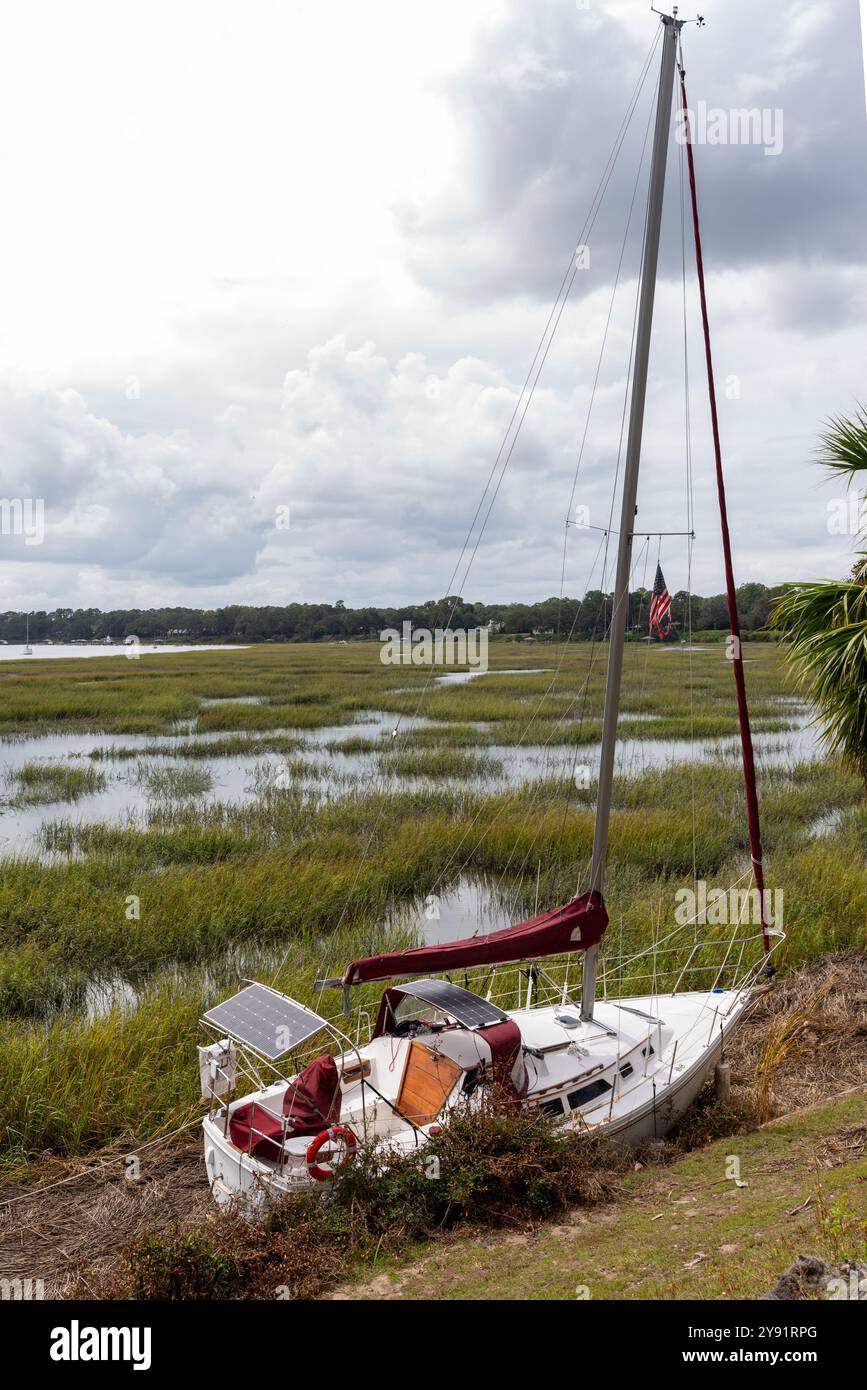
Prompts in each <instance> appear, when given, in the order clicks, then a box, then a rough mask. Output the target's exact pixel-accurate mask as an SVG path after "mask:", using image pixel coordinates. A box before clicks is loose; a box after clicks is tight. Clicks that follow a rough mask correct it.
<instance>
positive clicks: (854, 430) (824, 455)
mask: <svg viewBox="0 0 867 1390" xmlns="http://www.w3.org/2000/svg"><path fill="white" fill-rule="evenodd" d="M819 462H820V463H822V464H823V465H824V466H825V468H829V469H831V470H832V472H834V473H847V474H848V475H849V477H850V479H851V478H853V477H854V476H855V474H856V473H867V411H865V409H864V407H863V406H860V405H859V406H856V408H855V414H854V415H853V417H852V418H851V420H846V419H844V418H843V417H842V416H832V417H831V419H830V420H829V421H828V425H827V428H826V430H825V433H824V434H823V435H822V436H821V437H820V444H819Z"/></svg>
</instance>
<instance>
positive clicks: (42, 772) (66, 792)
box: [8, 763, 106, 806]
mask: <svg viewBox="0 0 867 1390" xmlns="http://www.w3.org/2000/svg"><path fill="white" fill-rule="evenodd" d="M105 784H106V777H105V773H104V772H98V771H97V770H96V769H95V768H92V767H75V766H71V765H69V764H66V763H60V764H58V763H26V764H25V765H24V767H21V768H18V769H17V770H16V771H15V772H13V773H12V774H11V776H10V778H9V782H8V785H9V788H10V790H11V791H12V799H13V803H14V804H16V805H18V806H38V805H47V804H50V803H51V802H54V801H78V799H79V798H80V797H82V796H90V795H91V794H92V793H93V792H99V791H102V790H103V788H104V787H105Z"/></svg>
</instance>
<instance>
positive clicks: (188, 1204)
mask: <svg viewBox="0 0 867 1390" xmlns="http://www.w3.org/2000/svg"><path fill="white" fill-rule="evenodd" d="M729 1061H730V1062H731V1067H732V1089H733V1096H734V1097H735V1098H736V1099H738V1100H740V1101H742V1102H744V1103H745V1104H746V1103H749V1104H751V1105H755V1106H757V1107H758V1112H759V1118H760V1119H761V1120H763V1121H764V1120H770V1119H772V1118H774V1117H779V1116H782V1115H788V1114H791V1113H792V1112H795V1111H799V1110H802V1109H804V1108H805V1107H807V1106H810V1105H815V1104H816V1103H817V1102H819V1101H821V1100H825V1099H828V1098H830V1097H833V1096H837V1095H840V1094H841V1093H843V1092H845V1091H849V1090H851V1089H852V1088H854V1087H857V1086H861V1085H865V1084H867V953H860V952H850V953H848V954H846V955H843V956H838V957H833V958H832V957H826V958H823V959H821V960H819V961H817V962H814V963H813V964H812V965H811V966H809V967H807V968H805V969H803V970H800V971H798V972H796V973H795V974H793V975H791V976H787V977H786V978H784V979H781V980H780V981H778V982H777V983H776V984H775V985H774V988H773V989H772V990H771V991H770V992H769V993H768V994H766V995H765V996H763V997H762V998H761V999H759V1000H758V1001H757V1003H756V1005H755V1007H754V1009H753V1011H752V1013H751V1015H750V1016H749V1017H748V1018H747V1019H746V1020H745V1022H744V1024H743V1026H742V1027H741V1029H740V1030H739V1033H738V1035H737V1036H736V1038H735V1040H733V1042H732V1045H731V1048H730V1051H729ZM129 1154H130V1147H129V1145H125V1146H124V1147H123V1149H122V1150H121V1149H120V1148H118V1149H117V1150H116V1151H114V1152H112V1151H103V1152H101V1153H99V1154H93V1155H89V1156H88V1157H87V1158H86V1159H76V1160H74V1161H60V1160H56V1159H46V1160H44V1161H42V1162H39V1163H36V1164H34V1165H33V1166H32V1167H31V1169H30V1170H29V1172H28V1174H27V1178H26V1183H24V1184H23V1183H22V1181H21V1180H20V1179H19V1180H17V1181H11V1180H9V1181H7V1182H6V1184H5V1185H4V1184H3V1183H2V1180H0V1279H15V1278H18V1279H28V1278H29V1279H42V1280H43V1281H44V1284H45V1296H46V1297H48V1298H51V1297H62V1296H63V1293H64V1291H65V1290H66V1289H67V1288H68V1287H69V1286H70V1285H71V1284H72V1283H73V1282H74V1281H77V1280H81V1279H82V1278H84V1280H85V1283H86V1281H87V1280H88V1277H89V1273H92V1274H96V1273H105V1272H106V1271H107V1270H109V1269H110V1268H111V1267H112V1265H113V1263H114V1262H115V1261H116V1259H117V1256H118V1254H119V1252H120V1251H121V1250H122V1249H123V1248H124V1247H125V1246H128V1245H129V1244H131V1243H132V1242H133V1241H134V1240H136V1239H138V1238H140V1237H142V1236H145V1235H155V1234H157V1233H158V1232H160V1231H165V1230H167V1229H171V1228H177V1227H186V1226H188V1225H191V1224H192V1223H194V1222H195V1221H197V1220H199V1219H200V1218H201V1217H202V1216H203V1215H205V1214H207V1213H208V1212H209V1211H211V1210H212V1204H211V1198H210V1194H209V1191H208V1186H207V1182H206V1180H205V1176H204V1166H203V1163H202V1158H201V1139H200V1135H199V1131H198V1126H197V1125H193V1126H191V1127H190V1129H189V1130H188V1131H187V1132H185V1133H184V1134H183V1135H182V1136H180V1137H177V1138H174V1139H171V1140H168V1141H165V1142H161V1143H158V1144H155V1145H153V1146H142V1149H141V1152H140V1155H139V1162H140V1170H139V1171H138V1173H137V1174H135V1173H133V1174H132V1176H131V1177H130V1176H128V1172H129V1169H128V1160H129ZM78 1287H79V1289H80V1288H81V1285H80V1283H79V1285H78Z"/></svg>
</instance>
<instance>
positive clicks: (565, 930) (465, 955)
mask: <svg viewBox="0 0 867 1390" xmlns="http://www.w3.org/2000/svg"><path fill="white" fill-rule="evenodd" d="M607 926H608V913H607V912H606V911H605V904H604V903H603V901H602V896H601V894H600V893H584V894H583V895H582V896H581V897H580V898H573V899H572V901H571V902H570V903H566V905H565V907H555V908H552V909H551V911H550V912H543V913H541V914H540V915H539V916H538V917H531V918H530V920H529V922H519V923H518V925H517V926H515V927H504V928H503V930H502V931H493V932H488V933H487V935H485V936H468V937H466V938H465V939H464V940H462V941H446V942H443V943H442V944H441V945H439V946H418V947H416V948H415V949H414V950H411V951H388V952H386V953H385V955H381V956H366V957H365V958H364V959H363V960H354V961H353V962H352V964H351V965H350V966H349V967H348V969H347V971H346V974H345V975H344V977H343V983H344V984H345V985H360V984H363V983H364V982H365V981H367V980H393V979H396V978H397V977H398V976H400V975H434V974H437V973H438V972H439V971H442V970H460V969H463V968H464V967H467V966H471V965H502V964H504V963H505V962H507V961H518V960H535V959H536V958H537V957H539V956H559V955H563V954H564V953H565V952H567V951H586V949H587V947H588V946H595V945H596V943H597V942H598V941H601V940H602V936H603V933H604V931H605V928H606V927H607Z"/></svg>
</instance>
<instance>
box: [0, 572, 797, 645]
mask: <svg viewBox="0 0 867 1390" xmlns="http://www.w3.org/2000/svg"><path fill="white" fill-rule="evenodd" d="M780 592H781V590H780V589H769V588H766V586H765V585H764V584H744V585H742V586H741V588H740V589H738V610H739V613H740V619H741V628H742V630H743V631H744V632H745V633H759V632H764V631H765V630H766V629H767V625H768V615H769V613H770V610H771V607H772V606H773V603H774V601H775V599H776V598H778V597H779V594H780ZM649 605H650V592H649V590H647V589H636V590H634V591H633V592H632V593H631V594H630V596H629V622H628V627H629V631H630V633H631V635H632V636H633V637H640V636H644V635H646V633H647V627H648V610H649ZM610 614H611V595H610V594H605V593H602V592H601V591H600V590H598V589H597V590H592V591H591V592H589V593H587V594H585V595H584V597H583V598H582V599H577V598H564V599H562V600H561V599H559V598H549V599H544V600H542V602H540V603H475V602H469V601H466V600H464V599H463V598H460V597H457V596H455V595H452V596H448V597H446V598H442V599H436V600H433V599H432V600H428V601H427V602H425V603H415V604H405V605H404V606H402V607H399V608H378V607H365V608H349V607H347V606H346V604H345V603H344V602H343V600H342V599H338V600H337V602H336V603H290V604H287V605H285V606H283V607H277V606H266V607H251V606H248V605H245V604H230V605H228V606H227V607H225V608H213V609H209V608H148V609H140V608H120V609H114V610H112V611H110V612H103V611H102V610H101V609H99V608H74V609H73V608H56V609H55V610H54V611H53V612H50V613H46V612H31V613H30V614H29V615H28V614H26V613H23V612H6V613H2V614H0V640H2V641H4V642H23V641H24V637H25V633H26V630H27V618H28V616H29V620H30V640H31V642H44V641H52V642H92V641H104V640H105V639H106V638H111V640H112V642H123V640H124V639H125V638H127V637H132V636H135V637H138V638H139V639H140V640H141V641H142V642H151V641H154V640H157V641H167V642H268V641H270V642H322V641H346V642H349V641H353V640H360V639H365V638H367V639H370V638H378V637H379V635H380V633H381V632H382V631H383V630H384V629H385V628H398V629H401V630H402V625H403V624H404V623H405V622H409V623H411V624H412V626H413V627H414V628H426V629H428V630H430V631H434V630H436V629H437V628H445V627H450V628H452V629H453V630H461V629H463V630H466V629H468V628H474V627H486V626H488V625H489V624H490V625H491V631H492V632H493V633H498V634H502V635H504V636H515V637H530V636H535V637H537V638H546V637H551V636H558V635H559V636H561V637H566V636H571V638H572V639H573V640H575V639H578V640H580V639H590V638H592V637H600V636H602V634H603V633H604V631H605V627H606V625H607V620H608V618H609V617H610ZM728 625H729V623H728V610H727V607H726V599H725V595H724V594H716V595H713V596H712V597H710V598H702V597H700V596H699V595H697V594H693V595H692V596H690V595H689V594H687V593H686V592H684V591H681V592H679V593H675V594H673V595H672V629H673V635H675V636H678V637H679V636H682V635H683V633H684V632H686V631H689V630H690V629H691V630H692V631H693V632H713V631H718V632H727V631H728Z"/></svg>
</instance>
